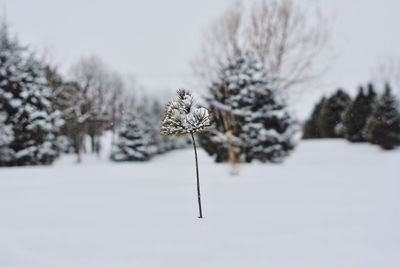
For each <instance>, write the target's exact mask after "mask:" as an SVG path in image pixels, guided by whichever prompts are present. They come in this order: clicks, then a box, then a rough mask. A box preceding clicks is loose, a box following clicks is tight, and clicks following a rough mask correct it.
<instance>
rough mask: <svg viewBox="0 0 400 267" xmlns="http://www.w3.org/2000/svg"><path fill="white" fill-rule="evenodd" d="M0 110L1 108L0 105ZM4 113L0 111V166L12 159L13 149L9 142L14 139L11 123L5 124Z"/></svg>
mask: <svg viewBox="0 0 400 267" xmlns="http://www.w3.org/2000/svg"><path fill="white" fill-rule="evenodd" d="M0 110H2V108H1V106H0ZM6 115H7V114H5V113H0V166H2V165H5V163H8V162H10V161H11V160H12V155H13V150H12V149H11V148H10V144H11V142H12V141H13V139H14V133H13V131H12V125H7V124H6V122H5V121H6Z"/></svg>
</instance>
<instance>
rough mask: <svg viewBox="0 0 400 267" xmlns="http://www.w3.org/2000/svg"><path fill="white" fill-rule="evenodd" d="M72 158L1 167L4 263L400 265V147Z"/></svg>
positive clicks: (85, 266)
mask: <svg viewBox="0 0 400 267" xmlns="http://www.w3.org/2000/svg"><path fill="white" fill-rule="evenodd" d="M199 156H200V175H201V185H202V200H203V209H204V215H205V218H204V219H202V220H199V219H198V218H197V206H196V205H197V203H196V191H195V190H196V189H195V188H196V187H195V169H194V159H193V151H192V150H181V151H175V152H171V153H169V154H166V155H163V156H159V157H155V158H154V159H153V160H152V161H150V162H146V163H112V162H109V161H108V160H107V159H106V158H107V157H106V155H104V157H103V158H101V159H97V158H95V157H86V158H84V160H83V162H84V163H83V164H82V165H77V164H75V161H76V160H75V158H73V157H64V158H62V159H61V160H59V161H58V162H56V163H55V165H53V166H52V167H26V168H1V169H0V266H7V267H16V266H21V267H26V266H30V267H36V266H37V267H39V266H40V267H44V266H59V267H63V266H74V267H80V266H82V267H89V266H95V267H101V266H112V267H119V266H121V267H122V266H182V267H185V266H210V267H211V266H213V267H214V266H215V267H224V266H229V267H232V266H233V267H235V266H296V267H301V266H304V267H312V266H318V267H320V266H324V267H329V266H332V267H337V266H341V267H345V266H349V267H357V266H360V267H367V266H399V265H400V253H399V251H400V231H399V225H400V179H399V175H398V173H399V169H398V164H399V159H400V150H395V151H389V152H385V151H382V150H380V149H379V148H378V147H377V146H372V145H368V144H349V143H346V142H345V141H343V140H324V141H303V142H301V143H300V145H299V146H298V148H297V149H296V151H294V152H293V154H292V156H291V157H289V158H288V159H287V160H286V161H285V163H283V164H274V165H272V164H260V163H253V164H251V165H241V166H240V167H239V175H237V176H230V175H229V173H230V172H229V165H227V164H214V163H213V162H212V159H211V158H209V157H207V155H206V154H205V153H204V152H203V151H201V150H200V151H199Z"/></svg>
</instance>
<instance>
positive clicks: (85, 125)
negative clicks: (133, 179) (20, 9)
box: [0, 23, 186, 166]
mask: <svg viewBox="0 0 400 267" xmlns="http://www.w3.org/2000/svg"><path fill="white" fill-rule="evenodd" d="M138 87H139V86H138V85H137V84H136V83H134V82H132V80H129V79H124V78H123V77H122V76H121V75H120V74H118V73H117V72H114V71H113V70H111V69H109V68H108V67H107V65H106V64H105V63H103V62H102V61H101V60H100V59H99V58H97V57H94V56H92V57H87V58H82V59H81V60H79V61H78V62H77V63H76V64H74V65H73V66H72V67H71V75H69V76H68V77H65V76H63V75H61V74H60V73H59V72H58V71H57V68H56V67H54V66H52V65H51V64H48V63H47V62H46V61H44V60H41V59H39V57H38V56H37V54H35V53H34V52H33V51H32V50H30V49H29V47H27V46H23V45H21V44H20V42H19V41H18V39H17V38H16V37H14V36H12V35H11V34H10V32H9V27H8V25H7V24H6V23H3V24H2V25H1V28H0V166H23V165H39V164H51V163H52V162H53V161H54V160H55V159H56V158H57V157H58V156H59V155H60V154H61V153H75V154H76V155H77V161H78V162H80V161H81V160H82V153H97V154H99V153H100V151H101V149H102V147H101V141H100V137H101V136H102V135H103V134H104V133H105V131H111V132H112V133H113V139H114V143H115V146H116V147H118V144H117V142H119V145H120V144H121V138H122V132H123V130H122V129H123V128H124V127H125V129H126V127H128V128H129V127H131V126H132V124H134V121H135V122H137V123H138V125H139V124H140V125H145V126H146V129H145V134H143V135H142V137H141V138H146V139H147V143H146V146H148V147H147V148H146V149H147V156H146V157H147V158H150V157H152V156H154V155H156V154H160V153H164V152H166V151H169V150H172V149H175V148H179V147H182V146H185V145H186V143H185V140H183V141H182V140H177V139H174V138H163V137H160V136H159V125H160V121H161V114H162V106H161V104H160V101H159V100H157V99H156V98H155V97H150V96H147V95H144V94H142V95H140V94H139V93H138V92H139V90H138ZM139 121H140V123H139ZM87 139H89V140H90V142H89V144H90V145H89V146H86V141H87ZM116 153H117V152H116V149H114V150H113V154H111V155H110V157H111V159H113V160H121V159H122V158H121V156H116Z"/></svg>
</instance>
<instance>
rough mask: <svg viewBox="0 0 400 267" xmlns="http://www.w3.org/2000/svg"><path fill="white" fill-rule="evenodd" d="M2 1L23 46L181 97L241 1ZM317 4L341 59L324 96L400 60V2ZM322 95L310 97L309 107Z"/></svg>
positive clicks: (337, 59) (324, 1)
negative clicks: (225, 16)
mask: <svg viewBox="0 0 400 267" xmlns="http://www.w3.org/2000/svg"><path fill="white" fill-rule="evenodd" d="M1 1H2V2H3V6H2V7H1V8H2V9H4V7H6V15H7V20H8V21H9V22H10V24H11V28H12V30H13V32H14V33H16V34H17V35H18V37H19V39H20V40H21V41H22V42H23V43H24V44H30V45H31V46H33V47H34V48H35V49H37V50H39V51H43V50H47V51H49V53H50V54H51V56H52V58H53V60H54V61H55V62H56V63H58V64H59V65H60V66H63V68H64V69H67V68H68V66H70V64H71V63H73V62H75V61H76V60H77V59H78V58H79V57H82V56H88V55H91V54H95V55H98V56H99V57H101V58H102V59H103V60H104V61H105V62H106V63H108V64H110V65H111V67H112V68H114V69H116V70H117V71H119V72H121V73H126V74H128V73H131V74H134V75H135V76H136V77H137V79H138V81H139V82H140V83H142V84H143V85H145V86H146V88H149V90H162V89H169V90H172V89H173V90H175V88H179V87H186V86H187V85H188V84H190V79H191V76H190V75H191V70H190V67H189V61H190V59H191V58H193V56H194V55H195V54H196V53H197V51H198V49H199V46H200V40H201V35H202V32H203V31H204V30H205V29H206V28H207V26H208V25H209V24H210V23H211V21H212V20H213V19H214V18H215V17H217V16H218V15H219V14H220V13H221V12H222V11H223V10H224V8H226V6H227V5H228V4H229V3H230V2H232V1H233V0H196V1H195V0H147V1H144V0H140V1H139V0H112V1H111V0H64V1H61V0H0V2H1ZM249 1H250V0H249ZM316 1H318V2H319V4H320V6H321V9H322V10H323V11H324V13H325V14H327V15H328V16H329V17H331V18H332V21H333V29H334V31H333V33H332V43H331V46H332V51H333V52H334V55H335V60H334V61H333V62H332V65H331V67H330V70H329V72H327V74H326V75H325V78H324V81H325V83H324V86H323V88H321V90H320V91H330V90H333V89H335V88H336V87H338V86H343V87H344V88H346V89H348V90H352V89H353V88H355V87H356V86H357V85H358V84H359V83H361V82H366V81H368V80H369V79H370V76H371V71H372V69H373V66H374V64H375V63H376V62H378V61H379V60H380V58H383V57H388V56H391V55H397V56H400V16H399V11H400V1H399V0H351V1H350V0H316ZM317 94H319V93H318V92H315V91H312V92H311V91H310V92H309V94H308V95H309V96H308V97H306V98H307V99H306V100H305V102H308V103H310V102H312V101H313V100H315V98H316V97H317V96H315V95H317ZM307 106H309V105H308V104H307ZM306 110H308V109H306Z"/></svg>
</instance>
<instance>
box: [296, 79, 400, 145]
mask: <svg viewBox="0 0 400 267" xmlns="http://www.w3.org/2000/svg"><path fill="white" fill-rule="evenodd" d="M303 130H304V133H303V138H304V139H314V138H345V139H347V140H348V141H350V142H369V143H372V144H377V145H379V146H380V147H382V148H383V149H386V150H390V149H393V148H395V147H396V146H399V145H400V109H399V102H398V99H397V98H396V96H395V95H394V94H393V92H392V89H391V86H390V84H389V83H386V85H385V88H384V90H383V93H381V94H377V93H376V91H375V88H374V85H373V84H372V83H369V84H368V85H367V86H366V88H364V87H363V86H360V88H359V90H358V93H357V95H356V97H355V98H354V99H351V97H350V96H349V95H348V94H347V93H345V92H344V91H343V90H340V89H339V90H338V91H337V92H335V93H334V94H333V95H331V96H330V97H327V98H326V97H323V98H322V99H321V100H320V101H319V102H318V103H317V104H316V105H315V107H314V110H313V111H312V114H311V116H310V118H309V119H308V120H307V121H306V122H305V124H304V129H303Z"/></svg>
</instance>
